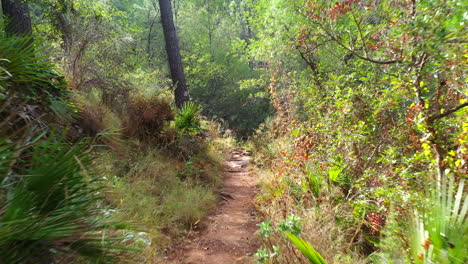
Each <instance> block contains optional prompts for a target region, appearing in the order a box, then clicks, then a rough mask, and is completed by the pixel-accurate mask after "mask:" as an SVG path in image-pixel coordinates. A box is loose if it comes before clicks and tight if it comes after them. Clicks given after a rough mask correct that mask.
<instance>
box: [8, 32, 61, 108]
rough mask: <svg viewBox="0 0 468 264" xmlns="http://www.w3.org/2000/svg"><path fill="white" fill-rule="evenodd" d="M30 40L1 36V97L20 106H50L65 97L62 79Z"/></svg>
mask: <svg viewBox="0 0 468 264" xmlns="http://www.w3.org/2000/svg"><path fill="white" fill-rule="evenodd" d="M30 41H31V39H30V38H13V37H8V38H7V37H5V36H4V35H3V34H0V58H1V59H0V69H1V71H2V72H1V77H0V82H1V84H0V97H1V99H2V100H5V99H6V98H7V97H8V98H10V99H12V98H13V97H12V96H11V95H13V94H14V95H15V97H16V98H15V100H16V101H18V103H19V102H21V103H32V104H36V103H37V104H40V105H42V106H49V105H51V104H52V103H53V101H54V100H58V99H63V98H64V97H65V95H66V94H67V92H66V89H65V82H64V80H63V77H61V76H60V75H58V74H57V73H56V72H54V66H53V64H51V63H50V62H48V61H47V60H45V59H44V58H43V57H41V56H40V53H39V49H37V47H35V46H34V45H26V44H25V43H29V42H30Z"/></svg>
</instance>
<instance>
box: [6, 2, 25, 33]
mask: <svg viewBox="0 0 468 264" xmlns="http://www.w3.org/2000/svg"><path fill="white" fill-rule="evenodd" d="M2 12H3V15H4V16H5V17H6V18H7V23H6V25H5V31H6V33H7V35H9V36H30V35H31V34H32V26H31V17H30V16H29V9H28V5H27V3H26V2H25V1H23V0H2Z"/></svg>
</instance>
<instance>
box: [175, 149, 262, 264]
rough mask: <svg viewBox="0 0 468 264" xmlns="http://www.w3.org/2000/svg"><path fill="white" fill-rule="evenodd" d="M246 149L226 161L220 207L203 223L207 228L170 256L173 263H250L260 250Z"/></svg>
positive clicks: (248, 158) (253, 181)
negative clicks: (257, 242) (258, 249)
mask: <svg viewBox="0 0 468 264" xmlns="http://www.w3.org/2000/svg"><path fill="white" fill-rule="evenodd" d="M249 161H250V156H249V154H248V152H247V151H246V150H236V151H233V152H232V153H231V154H230V158H229V159H228V160H227V162H226V169H225V171H226V176H225V179H224V190H223V192H222V195H221V197H222V198H223V199H222V200H221V202H219V204H218V207H217V209H216V210H215V212H213V213H212V214H211V215H209V216H208V219H207V220H205V221H206V222H205V223H204V224H205V226H207V228H205V229H203V230H202V231H200V234H199V235H197V236H196V237H195V238H193V239H192V240H191V241H190V242H189V243H188V244H186V245H183V246H181V248H180V249H179V250H177V251H176V252H174V253H173V254H171V255H172V256H170V257H169V259H170V260H171V263H184V264H231V263H236V264H241V263H242V264H244V263H245V264H247V263H253V262H254V257H253V254H254V253H255V252H256V250H257V245H256V238H255V237H256V236H255V231H256V230H257V226H256V224H257V222H256V219H255V209H254V206H253V199H254V197H255V185H256V183H255V179H254V177H253V175H252V174H251V173H250V172H249V169H248V168H247V165H248V163H249Z"/></svg>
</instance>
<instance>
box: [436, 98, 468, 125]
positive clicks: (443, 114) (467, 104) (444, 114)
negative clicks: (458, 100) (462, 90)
mask: <svg viewBox="0 0 468 264" xmlns="http://www.w3.org/2000/svg"><path fill="white" fill-rule="evenodd" d="M467 106H468V102H466V103H463V104H461V105H458V106H456V107H454V108H452V109H449V110H447V111H446V112H444V113H442V114H437V115H432V116H430V117H428V118H427V121H428V122H429V123H433V122H434V121H435V120H437V119H441V118H444V117H446V116H448V115H451V114H453V113H455V112H456V111H458V110H460V109H463V108H465V107H467Z"/></svg>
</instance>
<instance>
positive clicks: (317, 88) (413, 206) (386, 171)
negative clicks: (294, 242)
mask: <svg viewBox="0 0 468 264" xmlns="http://www.w3.org/2000/svg"><path fill="white" fill-rule="evenodd" d="M251 6H252V8H255V11H256V12H253V14H251V18H250V19H251V21H252V22H253V23H254V28H256V34H257V38H256V39H255V41H254V43H253V44H252V54H253V55H255V56H257V58H261V59H262V60H264V62H265V64H266V65H268V67H266V68H265V71H266V72H268V74H269V75H270V82H269V90H270V96H271V101H272V104H273V106H274V107H275V110H276V113H277V116H276V118H275V119H272V120H270V121H269V122H268V123H266V124H265V125H264V126H263V127H262V128H261V130H260V129H259V130H258V134H257V135H256V137H255V138H254V139H253V140H252V145H253V146H254V147H255V148H256V149H257V151H258V152H260V153H259V154H258V157H257V160H258V161H259V162H261V163H262V164H264V165H265V166H267V167H269V172H268V173H265V174H266V177H265V183H264V184H263V189H262V193H261V195H260V197H259V206H260V208H261V209H260V210H261V211H262V212H264V213H265V217H266V218H268V219H269V220H270V221H271V223H273V224H274V223H276V224H278V223H280V222H281V221H283V220H284V215H286V214H291V213H294V214H295V215H298V216H300V217H301V218H302V219H304V218H305V219H307V220H308V222H310V223H314V224H315V223H316V225H314V224H310V225H306V226H305V227H303V233H302V234H304V235H305V236H306V237H305V238H306V240H310V241H312V242H313V241H314V240H321V241H330V236H332V237H333V239H332V240H331V242H330V243H329V244H328V245H329V247H330V248H331V250H330V249H327V248H325V249H322V248H319V251H320V252H322V253H323V255H325V256H326V258H327V259H328V258H330V259H334V260H336V261H338V262H345V263H346V262H348V263H360V262H361V261H364V260H363V259H362V257H367V256H369V255H373V254H376V253H379V252H381V251H383V250H388V253H389V254H392V253H391V252H392V251H393V252H400V254H401V252H403V251H404V250H403V249H402V250H400V249H399V248H397V247H404V245H407V243H408V241H409V237H410V232H409V231H402V230H407V229H405V226H407V224H408V220H407V219H408V218H409V216H410V215H411V214H412V213H413V211H414V210H417V208H420V207H423V206H424V202H423V201H424V200H423V199H421V197H424V192H425V190H427V189H428V188H429V186H430V185H429V184H428V182H431V181H433V178H434V173H435V175H436V176H435V178H437V179H438V180H437V181H440V180H441V179H444V177H445V176H446V172H447V171H450V173H451V174H452V176H451V177H454V182H455V183H456V182H459V181H460V179H462V178H464V177H465V176H464V175H465V174H466V165H463V164H466V162H465V161H464V155H466V149H467V148H466V124H465V123H466V121H465V118H464V116H466V109H467V108H466V106H467V103H466V102H467V101H466V100H467V98H466V96H467V94H466V85H465V84H464V82H465V80H466V71H465V70H464V66H463V64H464V62H463V61H464V60H465V59H464V57H465V53H466V52H465V49H466V47H465V44H463V42H464V41H463V40H464V36H465V35H466V27H464V26H462V25H463V23H464V22H461V21H464V20H466V18H464V17H463V15H462V14H463V11H461V10H462V9H463V7H466V6H465V4H462V3H461V2H460V1H375V2H369V1H321V0H314V1H312V0H311V1H306V2H303V1H275V0H265V1H252V3H251ZM277 10H281V11H280V12H276V11H277ZM272 54H273V55H272ZM455 185H456V184H455ZM464 192H465V191H464V190H463V192H462V193H464ZM445 207H449V208H450V205H448V204H445ZM427 210H428V211H434V212H436V211H437V210H436V209H435V208H431V209H427ZM446 210H450V209H446ZM278 211H279V212H282V213H277V212H278ZM329 215H330V218H328V216H329ZM321 218H325V219H333V220H328V221H321V220H320V219H321ZM422 218H423V219H425V217H422ZM306 222H307V221H306ZM387 225H388V226H387ZM461 229H463V228H461ZM395 230H400V231H399V232H397V231H395ZM326 234H327V235H326ZM451 236H452V237H453V239H455V240H456V239H457V238H456V237H457V236H456V235H451ZM447 239H448V240H450V239H451V238H447ZM265 240H267V242H268V241H271V239H265ZM384 240H385V241H393V242H394V243H392V246H391V247H388V246H385V245H384V244H383V243H382V244H381V243H380V242H381V241H384ZM436 240H437V239H436ZM421 243H422V242H421ZM320 244H321V243H314V245H320ZM434 247H435V246H434ZM268 248H269V249H270V250H271V248H272V247H271V246H268ZM333 249H335V250H333ZM436 251H437V250H436ZM436 251H434V252H436ZM442 251H443V250H442ZM465 254H466V253H465ZM279 255H280V256H281V255H283V256H284V258H287V257H289V258H293V257H294V256H293V253H292V252H291V249H290V248H289V247H288V246H286V248H281V252H280V253H279ZM434 258H437V257H436V256H434ZM389 261H390V260H389ZM434 261H438V262H441V263H443V260H434Z"/></svg>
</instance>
